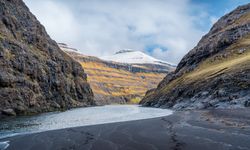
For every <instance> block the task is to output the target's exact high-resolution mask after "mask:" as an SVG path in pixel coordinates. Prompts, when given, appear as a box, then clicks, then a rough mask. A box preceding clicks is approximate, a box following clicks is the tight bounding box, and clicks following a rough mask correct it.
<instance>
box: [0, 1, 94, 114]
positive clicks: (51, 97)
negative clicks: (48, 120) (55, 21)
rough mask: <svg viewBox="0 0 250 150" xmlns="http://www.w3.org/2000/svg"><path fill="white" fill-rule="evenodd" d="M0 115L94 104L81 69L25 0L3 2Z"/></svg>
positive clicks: (0, 2) (1, 6)
mask: <svg viewBox="0 0 250 150" xmlns="http://www.w3.org/2000/svg"><path fill="white" fill-rule="evenodd" d="M0 14H1V15H0V116H1V115H27V114H34V113H40V112H46V111H54V110H61V109H68V108H72V107H79V106H87V105H92V104H93V102H94V101H93V92H92V90H91V88H90V86H89V84H88V83H87V76H86V74H85V73H84V71H83V69H82V67H81V65H80V64H79V63H78V62H76V61H75V60H73V59H72V58H71V57H69V56H68V55H67V54H66V53H64V52H63V51H62V50H60V48H59V47H58V46H57V43H56V42H55V41H53V40H52V39H51V38H50V37H49V35H48V34H47V33H46V31H45V28H44V27H43V26H42V25H41V24H40V23H39V21H38V20H37V19H36V18H35V16H34V15H32V14H31V12H30V11H29V9H28V7H27V6H26V5H25V4H24V2H23V1H22V0H0Z"/></svg>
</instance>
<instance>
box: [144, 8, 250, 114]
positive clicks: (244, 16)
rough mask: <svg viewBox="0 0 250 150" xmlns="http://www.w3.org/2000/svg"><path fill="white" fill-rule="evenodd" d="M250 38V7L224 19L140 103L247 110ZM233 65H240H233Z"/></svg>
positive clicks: (145, 104) (234, 12) (167, 106)
mask: <svg viewBox="0 0 250 150" xmlns="http://www.w3.org/2000/svg"><path fill="white" fill-rule="evenodd" d="M249 36H250V4H247V5H244V6H240V7H238V8H237V9H235V10H234V11H232V12H231V13H229V14H227V15H225V16H224V17H222V18H221V19H220V20H219V21H218V22H217V23H216V24H215V25H214V26H213V27H212V29H211V30H210V31H209V33H208V34H206V35H205V36H203V37H202V39H201V40H200V42H199V43H198V45H197V46H196V47H194V49H192V50H191V51H190V52H189V53H188V54H187V55H185V56H184V57H183V59H182V60H181V62H180V63H179V64H178V66H177V68H176V70H175V71H174V72H173V73H171V74H169V75H167V76H166V77H165V78H164V79H163V81H161V82H160V84H159V85H158V87H157V89H155V90H153V92H150V93H148V94H146V95H145V97H144V98H143V99H142V101H141V102H140V103H141V104H143V105H144V106H153V107H162V108H174V109H178V110H183V109H206V108H232V107H233V108H238V107H244V106H247V105H248V102H245V101H246V100H248V99H249V97H250V65H249V62H248V61H249V59H248V55H250V54H249V51H250V43H249V42H248V41H249V38H250V37H249ZM236 60H237V61H236ZM243 60H244V61H243ZM233 61H234V63H235V64H237V63H238V64H237V65H232V64H233V63H232V62H233ZM227 66H228V67H227ZM210 67H211V68H210ZM216 67H217V68H220V69H217V68H216ZM204 72H205V73H204ZM199 74H201V75H199Z"/></svg>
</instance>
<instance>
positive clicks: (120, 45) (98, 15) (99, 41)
mask: <svg viewBox="0 0 250 150" xmlns="http://www.w3.org/2000/svg"><path fill="white" fill-rule="evenodd" d="M24 2H25V3H26V5H27V6H28V7H29V9H30V11H31V12H32V13H33V14H34V15H35V16H36V17H37V19H38V20H39V21H40V22H41V23H42V24H43V25H44V26H45V28H46V31H47V32H48V34H49V35H50V36H51V38H52V39H54V40H56V41H57V42H60V43H66V44H68V45H69V46H70V47H73V48H77V49H78V50H79V51H80V52H81V53H83V54H86V55H92V56H98V57H101V56H107V55H112V54H114V53H115V52H116V51H119V50H122V49H133V50H140V51H143V52H145V53H147V54H149V55H151V56H153V57H155V58H158V59H161V60H164V61H168V62H171V63H175V64H177V63H178V62H179V61H180V60H181V58H182V57H183V56H184V55H185V54H186V53H187V52H188V51H190V50H191V49H192V48H193V47H194V46H195V45H196V44H197V43H198V41H199V40H200V39H201V37H202V36H203V35H204V34H206V33H207V32H208V31H209V29H210V28H211V27H212V25H213V24H214V23H215V22H216V21H217V20H218V19H219V18H220V17H221V16H223V15H225V14H226V13H228V12H230V11H232V10H233V9H235V8H236V7H237V6H239V5H242V4H247V3H249V2H250V0H24Z"/></svg>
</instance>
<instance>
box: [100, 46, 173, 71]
mask: <svg viewBox="0 0 250 150" xmlns="http://www.w3.org/2000/svg"><path fill="white" fill-rule="evenodd" d="M101 59H103V60H107V61H113V62H119V63H127V64H155V65H162V66H166V67H175V65H173V64H171V63H168V62H164V61H161V60H158V59H155V58H153V57H151V56H149V55H147V54H145V53H143V52H141V51H134V50H120V51H118V52H116V53H115V54H114V55H111V56H105V57H101Z"/></svg>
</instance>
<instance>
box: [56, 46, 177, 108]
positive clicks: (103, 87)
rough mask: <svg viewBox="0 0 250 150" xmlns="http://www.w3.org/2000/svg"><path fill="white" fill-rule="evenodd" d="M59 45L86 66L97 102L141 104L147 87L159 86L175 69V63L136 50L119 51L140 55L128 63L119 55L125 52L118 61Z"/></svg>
mask: <svg viewBox="0 0 250 150" xmlns="http://www.w3.org/2000/svg"><path fill="white" fill-rule="evenodd" d="M59 46H60V47H61V49H62V50H64V51H65V52H66V53H67V54H69V56H71V57H72V58H74V59H75V60H77V61H78V62H79V63H80V64H81V65H82V67H83V68H84V70H85V72H86V73H87V75H88V82H89V83H90V86H91V88H92V89H93V92H94V99H95V101H96V103H97V104H98V105H104V104H127V103H128V104H138V103H139V102H140V100H141V99H142V97H143V96H144V95H145V92H146V91H147V90H149V89H152V88H156V86H157V84H158V83H159V82H160V81H161V80H162V79H163V78H164V76H165V75H166V74H168V73H169V72H172V71H173V70H174V69H175V66H174V65H171V64H168V63H166V62H165V63H164V62H163V61H162V62H161V61H160V60H157V59H153V58H151V57H150V58H148V57H149V56H147V55H146V54H144V53H141V52H136V51H129V52H127V51H120V52H119V55H123V54H124V55H127V58H131V57H135V58H137V59H134V58H131V61H130V63H125V62H123V61H120V60H118V59H117V58H124V57H123V56H117V55H115V56H113V57H115V58H116V57H117V58H116V62H115V61H111V60H104V59H105V58H104V59H100V58H98V57H94V56H86V55H83V54H80V53H79V52H77V51H75V49H74V48H70V47H69V46H67V45H66V44H64V45H63V46H64V47H62V45H60V44H59ZM72 49H73V50H72ZM134 53H135V54H134ZM109 58H111V57H109ZM138 58H144V59H142V60H141V59H138ZM150 60H155V62H153V61H150ZM140 61H141V62H140ZM159 62H161V63H159Z"/></svg>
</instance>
